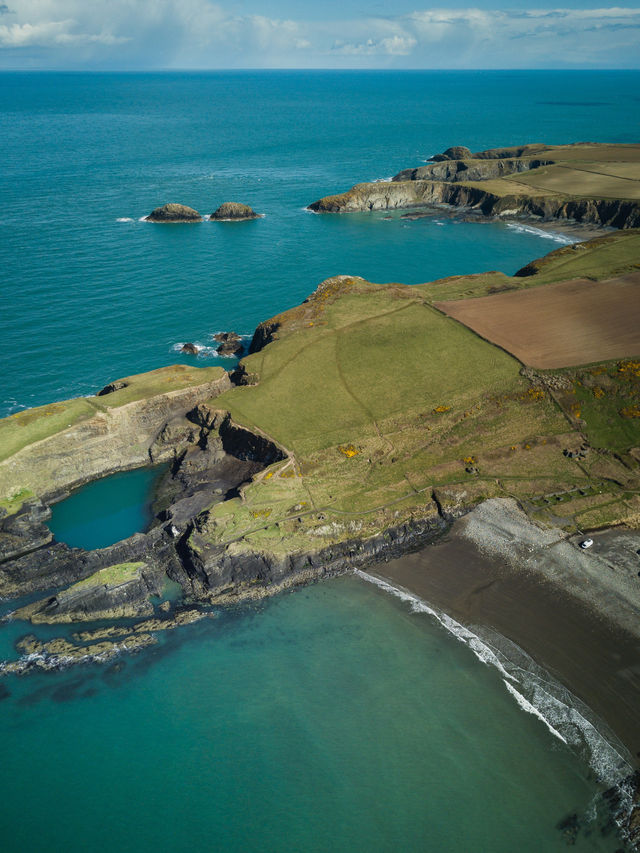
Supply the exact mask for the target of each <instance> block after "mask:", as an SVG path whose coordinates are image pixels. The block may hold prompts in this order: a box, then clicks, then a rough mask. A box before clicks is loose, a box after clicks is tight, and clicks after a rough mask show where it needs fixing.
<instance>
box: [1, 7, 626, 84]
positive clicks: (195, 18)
mask: <svg viewBox="0 0 640 853" xmlns="http://www.w3.org/2000/svg"><path fill="white" fill-rule="evenodd" d="M223 2H229V0H221V2H217V3H216V2H212V0H90V1H89V2H87V0H8V2H7V3H0V67H3V66H4V67H8V66H12V67H19V65H20V62H21V55H25V56H26V55H27V54H28V55H29V57H30V63H31V65H32V66H33V65H34V64H35V65H36V66H37V64H38V62H39V63H40V64H42V65H45V66H47V67H52V66H53V67H55V66H59V67H74V65H80V66H83V67H120V68H127V67H132V68H135V67H143V68H145V67H146V68H226V67H273V66H283V67H286V66H294V67H295V66H301V67H326V66H335V67H363V68H364V67H377V66H384V67H400V68H402V67H407V68H409V67H417V68H420V67H424V68H434V67H435V68H437V67H442V68H456V67H460V68H469V67H478V68H492V67H493V68H509V67H513V68H517V67H545V66H546V67H549V66H551V67H558V66H567V65H569V66H571V65H575V66H590V65H591V66H596V67H598V66H609V67H619V66H621V67H638V64H639V62H640V52H639V51H638V50H637V48H638V29H639V28H640V9H634V8H627V7H610V8H602V9H529V10H508V11H505V10H487V9H478V8H467V9H446V8H429V9H418V10H416V11H415V12H412V13H411V14H408V15H401V16H397V17H395V18H393V17H391V18H380V17H378V18H376V17H363V18H359V19H353V20H347V21H345V20H341V21H336V22H332V21H305V20H296V21H294V20H279V19H275V18H270V17H266V16H264V15H237V14H234V13H233V12H232V11H230V10H229V8H227V7H226V6H223V5H222V3H223ZM34 57H35V59H34Z"/></svg>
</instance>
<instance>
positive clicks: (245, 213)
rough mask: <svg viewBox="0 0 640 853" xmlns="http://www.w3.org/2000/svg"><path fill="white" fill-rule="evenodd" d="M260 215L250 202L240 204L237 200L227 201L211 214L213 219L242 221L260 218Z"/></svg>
mask: <svg viewBox="0 0 640 853" xmlns="http://www.w3.org/2000/svg"><path fill="white" fill-rule="evenodd" d="M259 218H260V215H259V214H258V213H256V212H255V211H254V210H252V209H251V208H250V207H249V205H248V204H239V203H238V202H237V201H225V202H224V204H221V205H220V207H219V208H218V209H217V210H215V211H214V212H213V213H212V214H211V219H212V220H217V221H218V222H220V221H234V222H240V221H242V220H244V219H259Z"/></svg>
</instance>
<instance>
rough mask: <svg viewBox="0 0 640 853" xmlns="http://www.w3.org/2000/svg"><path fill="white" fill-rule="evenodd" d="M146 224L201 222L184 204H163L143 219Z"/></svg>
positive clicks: (190, 208) (194, 212) (197, 215)
mask: <svg viewBox="0 0 640 853" xmlns="http://www.w3.org/2000/svg"><path fill="white" fill-rule="evenodd" d="M145 219H146V221H147V222H167V223H171V222H202V216H201V215H200V214H199V213H198V211H197V210H194V209H193V208H192V207H187V205H186V204H175V203H174V202H169V204H163V205H162V207H156V208H155V210H152V211H151V213H150V214H149V215H148V216H146V217H145Z"/></svg>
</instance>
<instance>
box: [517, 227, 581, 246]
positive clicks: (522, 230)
mask: <svg viewBox="0 0 640 853" xmlns="http://www.w3.org/2000/svg"><path fill="white" fill-rule="evenodd" d="M507 228H511V230H512V231H517V232H518V233H519V234H533V235H534V236H536V237H543V238H544V239H545V240H553V241H554V242H555V243H562V245H563V246H570V245H571V244H572V243H579V242H580V240H579V239H578V238H577V237H570V236H569V235H568V234H560V233H559V232H557V231H547V230H546V229H544V228H535V227H534V226H533V225H523V224H522V223H520V222H507Z"/></svg>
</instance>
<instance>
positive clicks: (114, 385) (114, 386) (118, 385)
mask: <svg viewBox="0 0 640 853" xmlns="http://www.w3.org/2000/svg"><path fill="white" fill-rule="evenodd" d="M128 385H129V383H128V382H124V381H123V380H122V379H118V380H117V381H116V382H110V383H109V384H108V385H105V386H104V388H103V389H102V390H101V391H98V393H97V394H96V397H104V395H105V394H113V392H114V391H122V389H123V388H127V387H128Z"/></svg>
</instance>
